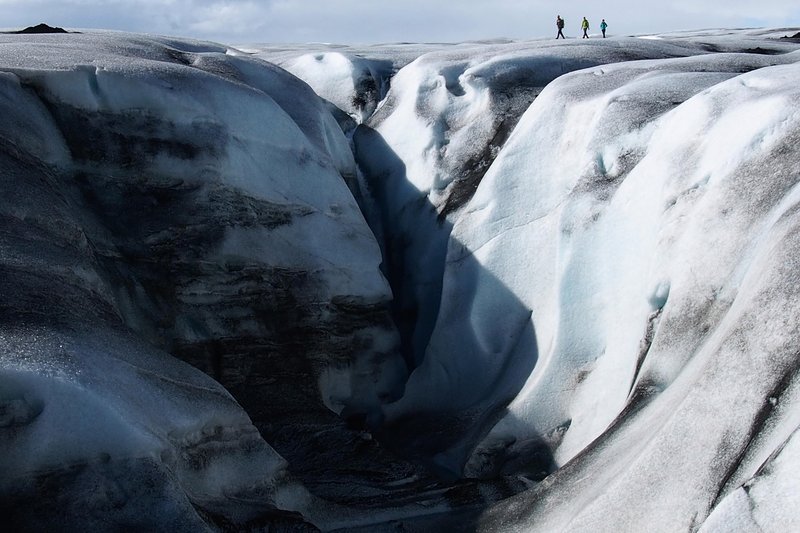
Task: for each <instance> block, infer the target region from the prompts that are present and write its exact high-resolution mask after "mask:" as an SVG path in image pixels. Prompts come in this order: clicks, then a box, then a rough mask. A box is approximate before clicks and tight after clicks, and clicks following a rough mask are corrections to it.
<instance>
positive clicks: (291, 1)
mask: <svg viewBox="0 0 800 533" xmlns="http://www.w3.org/2000/svg"><path fill="white" fill-rule="evenodd" d="M557 14H560V15H561V16H562V17H563V18H564V19H565V20H566V23H567V25H566V29H565V33H566V34H567V36H575V35H576V34H578V33H579V30H578V25H579V22H580V19H581V18H582V17H583V16H586V17H587V18H588V19H589V21H590V23H591V25H592V30H591V31H592V32H595V31H597V26H598V24H599V23H600V19H601V18H605V19H606V22H608V25H609V29H608V31H609V33H610V34H617V35H620V34H621V35H634V34H641V33H650V32H659V31H660V32H663V31H671V30H683V29H701V28H741V27H798V26H800V1H798V0H760V1H755V0H664V1H663V2H652V1H648V0H636V1H632V0H631V1H629V0H610V1H603V0H593V1H577V2H544V1H541V0H528V1H522V0H456V1H453V0H449V1H445V0H439V1H436V0H394V1H384V0H369V1H367V0H262V1H251V0H0V27H4V28H6V29H11V28H17V29H20V28H24V27H26V26H32V25H35V24H38V23H40V22H45V23H47V24H50V25H51V26H61V27H64V28H67V29H76V28H84V29H89V28H104V29H113V30H124V31H134V32H144V33H158V34H165V35H173V36H180V37H194V38H200V39H209V40H213V41H218V42H222V43H226V44H243V43H256V42H265V43H266V42H271V43H276V42H287V43H288V42H333V43H348V44H356V43H383V42H400V41H410V42H457V41H466V40H475V39H490V38H500V37H506V38H512V39H528V38H540V37H550V36H553V37H554V36H555V32H556V30H555V17H556V15H557Z"/></svg>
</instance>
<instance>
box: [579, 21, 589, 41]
mask: <svg viewBox="0 0 800 533" xmlns="http://www.w3.org/2000/svg"><path fill="white" fill-rule="evenodd" d="M581 29H582V30H583V37H581V39H588V38H589V35H588V34H587V33H586V32H587V31H589V21H588V20H586V17H583V21H582V22H581Z"/></svg>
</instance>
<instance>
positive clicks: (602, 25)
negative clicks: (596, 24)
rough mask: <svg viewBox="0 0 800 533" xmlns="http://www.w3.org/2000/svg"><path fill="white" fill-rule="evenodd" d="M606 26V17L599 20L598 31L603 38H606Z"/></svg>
mask: <svg viewBox="0 0 800 533" xmlns="http://www.w3.org/2000/svg"><path fill="white" fill-rule="evenodd" d="M606 28H608V24H606V19H603V20H602V21H601V22H600V31H601V32H603V39H605V38H606Z"/></svg>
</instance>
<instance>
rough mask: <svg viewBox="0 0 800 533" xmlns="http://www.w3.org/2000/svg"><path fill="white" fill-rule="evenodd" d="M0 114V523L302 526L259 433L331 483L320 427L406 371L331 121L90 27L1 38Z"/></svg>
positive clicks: (198, 61)
mask: <svg viewBox="0 0 800 533" xmlns="http://www.w3.org/2000/svg"><path fill="white" fill-rule="evenodd" d="M0 108H2V109H1V110H0V114H1V115H2V116H3V120H2V122H1V123H0V148H1V149H0V165H2V166H0V176H2V180H1V182H2V192H3V194H2V195H0V213H2V215H1V216H2V230H0V269H2V275H0V284H2V291H1V292H2V294H3V298H2V306H0V335H1V336H2V339H3V341H2V353H1V354H0V362H2V364H0V383H2V387H0V401H2V409H0V413H2V414H1V415H0V421H1V422H2V424H1V427H0V439H1V440H0V442H2V445H0V446H1V447H2V451H1V452H0V471H1V472H2V475H0V478H2V490H3V495H4V496H3V498H2V500H3V502H4V503H3V511H4V512H6V513H10V516H11V517H12V518H13V519H14V520H16V521H17V522H15V523H16V524H17V525H18V526H19V527H23V528H25V527H33V528H37V527H44V528H48V529H49V528H52V527H54V524H56V523H58V521H59V520H61V519H62V518H63V519H64V520H66V521H67V523H68V524H71V526H70V527H74V529H76V530H78V529H82V528H86V529H96V528H103V529H104V528H106V527H111V528H115V527H136V528H144V529H163V528H165V527H167V525H169V524H174V525H175V528H176V529H182V530H193V531H195V530H199V529H202V528H203V527H206V526H204V524H206V523H208V524H210V525H213V526H214V527H217V526H220V527H221V526H223V525H225V524H228V525H231V527H233V526H237V527H238V526H242V525H243V524H251V525H253V524H255V525H256V526H257V525H259V524H260V525H261V526H263V527H267V526H269V525H270V524H272V525H279V524H281V523H284V522H285V523H287V524H288V523H302V522H303V520H302V519H300V518H298V517H297V516H295V515H293V514H291V513H293V512H295V511H299V512H303V513H305V514H306V518H307V519H310V520H315V521H316V515H314V512H313V511H309V510H308V506H307V505H306V504H307V500H308V498H309V496H308V494H307V493H306V492H305V491H304V489H302V488H299V485H297V484H296V483H295V482H293V481H291V479H289V478H286V463H285V461H284V459H282V458H281V457H280V456H279V455H278V454H277V453H276V452H275V451H274V450H273V449H272V448H270V446H269V445H267V444H266V443H265V442H264V440H263V439H262V437H261V436H260V435H259V434H258V432H257V431H256V429H255V428H254V427H253V424H255V425H256V426H257V427H258V429H259V430H260V431H261V434H262V435H263V436H264V437H266V438H267V439H268V440H269V442H270V443H271V444H274V446H275V447H277V448H278V449H279V450H280V452H281V453H283V454H284V455H285V456H286V458H287V459H288V460H289V461H290V462H291V463H292V469H291V471H292V474H293V475H295V476H297V477H298V478H300V479H301V480H303V479H307V478H308V477H314V478H315V479H317V480H319V479H320V478H321V477H322V475H317V474H319V473H320V472H323V473H327V474H326V475H329V476H334V477H335V476H336V473H335V472H336V471H335V469H334V470H331V469H330V465H331V463H332V459H331V457H332V455H331V454H333V455H335V456H336V457H337V458H339V459H340V460H341V461H342V463H344V464H347V461H346V458H345V456H346V453H347V452H341V451H340V450H337V449H335V447H334V446H332V447H331V448H330V449H329V450H326V449H325V447H324V446H322V445H321V443H322V442H323V441H324V443H326V444H327V445H333V444H334V443H337V440H341V441H345V442H347V441H349V440H351V439H352V438H353V437H352V436H351V433H352V432H351V431H348V430H347V429H346V428H345V425H344V423H343V422H342V421H341V420H340V419H339V418H338V417H337V413H340V412H342V411H343V410H344V411H345V415H347V414H348V413H350V414H351V415H352V416H356V417H357V418H359V417H360V418H368V417H369V416H371V415H370V413H377V412H379V406H380V404H381V403H383V402H386V401H389V400H391V399H394V398H396V397H397V396H398V395H399V392H400V390H401V387H402V383H403V381H404V379H405V376H406V370H405V367H404V365H403V363H402V360H401V359H400V357H399V355H398V354H397V350H396V343H397V334H396V332H395V331H394V329H393V327H392V325H391V321H390V320H389V317H388V302H389V299H390V292H389V287H388V285H387V283H386V281H385V280H384V278H383V277H382V276H381V274H380V271H379V269H378V266H379V264H380V261H381V258H380V252H379V247H378V246H377V244H376V243H375V240H374V237H373V235H372V233H371V232H370V230H369V228H368V227H367V225H366V224H365V222H364V219H363V217H362V215H361V213H360V211H359V209H358V206H357V205H356V202H355V200H354V198H353V195H352V194H351V193H350V190H349V189H348V182H351V181H352V180H353V179H354V177H355V173H356V170H355V164H354V161H353V156H352V153H351V151H350V147H349V144H348V141H347V139H346V138H345V136H344V135H343V134H342V132H341V130H340V129H339V127H338V125H337V123H336V121H335V120H334V118H333V117H332V116H331V115H330V113H329V112H328V107H327V106H326V104H325V103H324V102H323V101H322V100H321V99H319V97H317V96H316V95H315V94H314V93H313V91H311V89H310V88H309V87H308V85H306V84H305V83H303V82H301V81H300V80H298V79H297V78H295V77H293V76H291V75H290V74H288V73H287V72H286V71H284V70H282V69H280V68H278V67H275V66H273V65H270V64H267V63H265V62H263V61H259V60H257V59H252V58H248V57H242V56H241V55H238V56H237V55H232V54H226V48H225V47H222V46H219V45H213V44H209V43H198V42H185V41H178V40H171V39H166V38H155V37H148V36H138V35H126V34H117V33H96V32H95V33H84V34H70V35H37V36H23V35H14V36H12V35H3V36H0ZM166 352H169V353H170V354H172V355H175V356H178V357H180V358H182V359H184V360H185V361H189V362H191V363H193V364H194V365H195V366H196V367H199V368H200V369H203V370H205V371H206V372H207V373H208V374H210V375H211V376H213V377H214V378H216V380H217V381H219V382H220V383H222V384H223V385H224V386H225V387H226V388H227V389H228V391H230V392H231V393H232V394H233V396H234V397H235V398H236V400H237V401H238V402H239V403H240V404H242V405H243V406H244V407H245V408H246V409H247V411H248V413H249V415H250V416H249V417H248V415H246V414H245V413H244V411H242V409H241V408H240V407H239V406H238V405H237V403H236V401H234V399H233V398H232V397H231V395H229V393H228V392H226V391H225V390H224V389H223V388H222V387H220V386H219V385H218V384H217V383H215V382H214V381H213V380H212V379H210V378H207V377H205V376H203V375H202V374H200V373H199V371H197V370H193V369H190V368H189V367H187V366H186V365H184V364H182V363H179V362H178V361H177V360H175V359H173V358H172V357H171V356H170V355H167V353H166ZM251 419H252V422H251ZM309 450H314V451H313V453H312V452H311V451H309ZM343 453H344V455H343ZM309 472H310V473H311V474H309ZM320 483H321V484H322V485H324V479H322V481H321V482H320ZM94 486H99V487H100V488H99V489H98V490H94V489H92V487H94ZM42 487H45V488H46V490H45V493H44V495H45V496H46V497H45V498H44V499H41V500H40V499H38V496H37V495H38V494H40V493H41V491H42V490H43V489H42ZM147 487H151V488H150V489H148V488H147ZM85 506H89V507H91V508H92V509H93V511H92V512H91V513H86V514H85V515H84V514H82V511H81V509H82V508H83V507H85ZM145 510H147V511H145ZM309 513H311V514H309ZM298 516H299V515H298ZM26 521H29V522H26ZM159 521H160V522H159ZM100 524H105V525H104V526H101V525H100ZM226 527H227V526H226ZM253 527H255V526H253ZM169 528H170V529H172V526H170V527H169Z"/></svg>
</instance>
